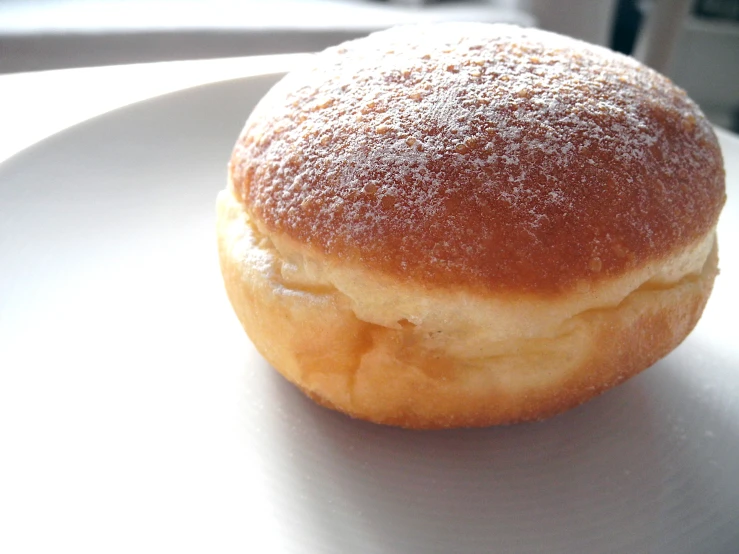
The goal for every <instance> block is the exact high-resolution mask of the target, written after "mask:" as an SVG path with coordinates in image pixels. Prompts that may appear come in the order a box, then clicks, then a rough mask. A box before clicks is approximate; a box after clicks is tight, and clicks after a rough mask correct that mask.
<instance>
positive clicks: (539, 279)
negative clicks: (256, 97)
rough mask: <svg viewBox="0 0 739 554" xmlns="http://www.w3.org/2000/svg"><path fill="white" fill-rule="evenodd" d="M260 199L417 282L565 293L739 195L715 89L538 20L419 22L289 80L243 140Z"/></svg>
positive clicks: (280, 229)
mask: <svg viewBox="0 0 739 554" xmlns="http://www.w3.org/2000/svg"><path fill="white" fill-rule="evenodd" d="M230 171H231V177H232V180H233V183H234V186H235V191H236V192H237V194H238V195H239V197H240V199H241V200H242V201H243V202H244V204H245V206H246V208H247V210H248V212H249V213H250V215H251V217H252V218H254V219H255V220H257V221H259V222H260V223H261V224H263V225H264V226H265V228H266V229H267V230H268V231H269V232H274V233H277V234H280V235H285V236H289V237H291V238H292V239H294V240H295V241H297V242H299V243H302V244H304V245H306V247H308V248H310V249H313V250H315V251H317V252H320V253H321V254H323V255H325V256H326V257H328V258H331V259H334V260H337V261H340V262H342V263H343V262H346V263H349V264H354V265H361V266H362V267H364V268H367V269H368V270H372V271H377V272H381V273H384V274H386V275H389V276H392V277H394V278H396V279H398V280H400V281H403V282H409V283H417V284H423V285H425V286H429V287H452V286H462V287H464V288H466V289H468V290H473V289H474V290H477V291H479V292H481V293H485V292H489V293H496V292H501V291H508V292H519V293H524V292H531V293H536V294H543V295H551V294H555V293H557V292H562V291H568V290H572V289H573V288H575V287H577V286H578V285H579V284H581V283H582V282H587V283H595V282H598V281H600V280H605V279H609V278H613V277H617V276H618V275H620V274H622V273H625V272H628V271H630V270H632V269H634V268H636V267H639V266H641V265H643V264H645V263H647V262H649V261H653V260H655V259H661V258H665V257H669V256H671V255H672V253H674V252H676V251H678V250H680V249H681V248H683V247H685V246H686V245H688V244H690V243H692V242H694V241H695V240H697V239H698V238H700V237H702V236H705V235H706V234H707V233H708V232H709V231H710V229H712V228H713V227H714V226H715V224H716V221H717V218H718V214H719V212H720V209H721V207H722V205H723V202H724V196H725V193H724V175H723V169H722V160H721V154H720V150H719V147H718V143H717V141H716V138H715V136H714V134H713V132H712V130H711V129H710V126H709V125H708V123H707V122H706V120H705V118H704V117H703V115H702V113H701V112H700V110H699V109H698V108H697V106H696V105H695V104H694V103H693V102H691V101H690V100H689V99H688V98H687V97H686V95H685V94H684V92H683V91H682V90H680V89H678V88H677V87H675V86H674V85H673V84H672V83H671V82H670V81H669V80H668V79H666V78H665V77H662V76H660V75H658V74H657V73H655V72H653V71H651V70H649V69H647V68H645V67H643V66H641V65H639V64H638V63H637V62H635V61H634V60H632V59H630V58H627V57H624V56H621V55H618V54H614V53H612V52H609V51H607V50H604V49H601V48H597V47H593V46H589V45H586V44H584V43H581V42H577V41H574V40H571V39H567V38H563V37H559V36H556V35H552V34H550V33H545V32H543V31H538V30H529V29H518V28H515V27H510V26H500V25H495V26H489V25H473V24H456V25H437V26H433V27H418V28H410V29H408V28H406V29H400V30H393V31H388V32H385V33H379V34H377V35H373V36H371V37H369V38H367V39H363V40H360V41H355V42H350V43H347V44H345V45H342V46H341V47H337V48H334V49H330V50H328V51H326V52H324V53H322V54H320V55H318V56H317V57H316V58H315V64H314V67H313V68H309V69H306V70H305V71H300V72H297V73H295V74H293V75H291V76H289V77H288V78H287V79H285V80H284V81H283V82H282V83H281V84H280V85H278V86H277V87H276V88H275V89H274V90H273V91H271V92H270V93H269V94H268V96H267V97H266V98H265V100H264V101H263V102H262V103H261V104H260V106H259V107H258V108H257V109H256V110H255V112H254V113H253V114H252V116H251V117H250V119H249V121H248V122H247V125H246V127H245V129H244V131H243V134H242V136H241V137H240V139H239V141H238V143H237V145H236V148H235V150H234V153H233V157H232V161H231V169H230Z"/></svg>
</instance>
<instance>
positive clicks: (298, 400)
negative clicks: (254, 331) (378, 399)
mask: <svg viewBox="0 0 739 554" xmlns="http://www.w3.org/2000/svg"><path fill="white" fill-rule="evenodd" d="M272 82H274V77H257V78H249V79H242V80H238V81H230V82H223V83H218V84H214V85H209V86H204V87H200V88H196V89H191V90H187V91H182V92H179V93H175V94H172V95H168V96H163V97H160V98H156V99H153V100H150V101H147V102H143V103H140V104H137V105H133V106H129V107H127V108H125V109H121V110H118V111H115V112H112V113H109V114H107V115H104V116H102V117H99V118H96V119H93V120H90V121H88V122H85V123H83V124H81V125H78V126H76V127H73V128H70V129H68V130H67V131H65V132H63V133H61V134H58V135H56V136H54V137H51V138H50V139H48V140H46V141H43V142H41V143H39V144H37V145H35V146H34V147H32V148H30V149H28V150H26V151H24V152H22V153H20V154H19V155H17V156H15V157H14V158H12V159H10V160H8V161H7V162H5V163H4V164H3V165H2V166H0V264H1V265H0V529H1V530H0V551H1V552H61V551H70V552H76V553H80V552H95V553H99V552H106V553H108V552H178V553H179V552H191V551H192V552H219V553H221V552H295V553H301V554H302V553H323V552H337V553H364V552H377V553H393V552H398V553H429V552H455V553H461V552H493V551H494V552H525V553H536V552H541V553H548V554H549V553H559V552H568V553H580V552H588V553H594V552H629V553H635V552H652V553H657V552H659V553H669V554H676V553H691V554H692V553H696V552H702V553H709V552H710V553H729V552H737V551H739V371H738V369H739V341H737V338H739V336H737V332H736V328H735V324H734V317H735V314H736V313H737V312H739V302H738V301H737V293H736V283H737V282H738V281H739V252H738V251H737V246H736V241H737V240H739V228H738V222H739V204H737V200H736V193H737V191H738V190H739V165H738V163H737V160H739V140H737V139H736V138H732V137H730V136H728V135H726V134H722V135H721V136H722V142H723V146H724V153H725V156H726V159H727V168H728V178H729V189H730V200H729V203H728V204H727V206H726V209H725V211H724V214H723V219H722V224H721V231H720V232H721V240H722V245H723V249H722V263H721V266H722V274H721V276H720V278H719V279H718V281H717V284H716V288H715V293H714V296H713V298H712V299H711V301H710V303H709V307H708V309H707V310H706V313H705V315H704V317H703V320H702V321H701V323H700V324H699V326H698V328H697V329H696V330H695V332H694V333H693V334H692V335H691V336H690V337H689V338H688V339H687V340H686V341H685V343H684V344H683V345H682V346H681V347H680V348H678V349H677V350H676V351H675V352H674V353H672V354H671V355H670V356H668V357H667V358H666V359H665V360H663V361H661V362H660V363H658V364H657V365H656V366H655V367H653V368H651V369H650V370H648V371H647V372H645V373H644V374H642V375H641V376H639V377H637V378H635V379H633V380H631V381H630V382H628V383H626V384H625V385H623V386H621V387H620V388H618V389H616V390H613V391H611V392H609V393H607V394H605V395H603V396H602V397H600V398H598V399H596V400H594V401H592V402H590V403H588V404H587V405H585V406H582V407H580V408H578V409H576V410H573V411H571V412H569V413H567V414H564V415H562V416H560V417H557V418H555V419H553V420H550V421H548V422H545V423H540V424H528V425H519V426H513V427H507V428H493V429H486V430H474V431H454V432H408V431H402V430H398V429H391V428H384V427H379V426H375V425H371V424H367V423H362V422H359V421H353V420H350V419H348V418H346V417H344V416H342V415H339V414H335V413H332V412H329V411H327V410H324V409H322V408H319V407H317V406H315V405H314V404H312V403H311V402H310V401H308V400H306V399H305V398H304V397H303V396H302V395H301V394H300V393H299V392H297V391H296V390H295V389H293V387H291V386H290V385H288V384H287V383H285V382H284V381H283V380H282V379H281V378H280V377H279V376H278V375H276V373H275V372H274V371H272V370H271V369H270V368H269V367H268V365H267V364H266V363H265V362H264V361H263V360H262V359H261V358H260V357H259V355H258V354H257V353H256V352H255V350H254V348H253V347H252V346H251V344H250V343H249V341H248V340H247V339H246V338H245V336H244V334H243V332H242V330H241V328H240V326H239V324H238V323H237V321H236V318H235V317H234V315H233V314H232V312H231V309H230V306H229V305H228V302H227V300H226V297H225V294H224V292H223V288H222V284H221V280H220V274H219V270H218V265H217V257H216V250H215V237H214V200H215V196H216V193H217V191H218V190H219V189H221V188H222V187H223V186H224V183H225V173H226V162H227V159H228V157H229V154H230V149H231V146H232V144H233V142H234V140H235V139H236V136H237V134H238V132H239V130H240V128H241V125H242V124H243V121H244V119H245V118H246V116H247V114H248V112H249V110H250V109H251V107H252V106H253V104H254V103H255V101H256V100H257V99H258V98H259V97H260V95H261V94H263V93H264V91H266V90H267V88H268V86H270V84H271V83H272ZM6 132H7V131H6ZM732 193H733V194H732Z"/></svg>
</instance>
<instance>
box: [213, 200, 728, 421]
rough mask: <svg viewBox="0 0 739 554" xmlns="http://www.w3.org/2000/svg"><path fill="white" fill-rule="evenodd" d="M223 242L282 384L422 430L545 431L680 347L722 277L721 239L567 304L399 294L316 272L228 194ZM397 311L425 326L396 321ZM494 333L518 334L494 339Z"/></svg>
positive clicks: (256, 338)
mask: <svg viewBox="0 0 739 554" xmlns="http://www.w3.org/2000/svg"><path fill="white" fill-rule="evenodd" d="M218 240H219V252H220V259H221V268H222V271H223V275H224V281H225V284H226V290H227V292H228V295H229V298H230V300H231V303H232V305H233V307H234V309H235V311H236V314H237V316H238V318H239V320H240V321H241V323H242V325H243V326H244V328H245V330H246V331H247V334H248V335H249V337H250V338H251V339H252V341H253V342H254V344H255V346H256V347H257V349H258V350H259V351H260V352H261V353H262V355H264V357H265V358H266V359H267V360H268V361H269V362H270V363H271V364H272V365H273V366H274V367H275V368H277V369H278V371H280V373H282V375H283V376H285V377H286V378H287V379H288V380H289V381H291V382H293V383H294V384H296V385H297V386H299V387H300V388H301V389H302V390H303V391H304V392H305V393H306V394H307V395H308V396H310V397H311V398H313V399H314V400H316V401H317V402H319V403H321V404H324V405H326V406H328V407H331V408H333V409H336V410H339V411H342V412H344V413H346V414H349V415H351V416H353V417H357V418H361V419H365V420H369V421H374V422H377V423H385V424H391V425H397V426H402V427H409V428H418V429H420V428H426V429H431V428H449V427H460V426H464V427H473V426H486V425H493V424H505V423H515V422H521V421H530V420H538V419H543V418H546V417H549V416H552V415H555V414H557V413H560V412H562V411H565V410H567V409H569V408H572V407H574V406H576V405H578V404H581V403H582V402H585V401H587V400H588V399H590V398H592V397H593V396H596V395H598V394H600V393H601V392H603V391H604V390H606V389H608V388H610V387H612V386H614V385H616V384H618V383H620V382H622V381H624V380H625V379H628V378H629V377H631V376H633V375H635V374H636V373H638V372H640V371H641V370H643V369H644V368H646V367H648V366H650V365H651V364H652V363H654V362H655V361H657V360H658V359H660V358H661V357H662V356H664V355H665V354H667V353H668V352H670V351H671V350H672V349H673V348H674V347H675V346H677V345H678V344H679V343H680V342H681V341H682V340H683V339H684V338H685V336H687V334H688V333H689V332H690V331H691V330H692V328H693V327H694V325H695V324H696V322H697V321H698V319H699V318H700V314H701V313H702V310H703V307H704V305H705V302H706V300H707V299H708V296H709V295H710V291H711V288H712V285H713V281H714V278H715V275H716V273H717V267H716V266H717V255H716V247H715V239H714V235H713V233H712V234H710V236H709V238H708V240H703V241H700V242H699V243H698V244H696V245H694V248H692V249H691V251H690V252H689V254H688V255H682V256H681V255H678V256H676V257H675V258H674V259H673V260H664V262H665V263H664V264H652V266H651V267H648V268H642V269H641V270H640V271H638V272H636V274H634V275H624V276H623V277H622V278H621V279H619V280H618V281H617V282H611V283H607V284H603V285H601V287H600V288H593V289H591V290H589V291H587V293H584V292H582V293H579V292H573V293H572V294H570V295H569V296H568V297H565V298H556V299H552V298H539V299H535V298H530V299H528V300H527V301H525V302H521V301H520V298H518V297H515V296H514V297H510V296H508V297H507V296H505V295H504V296H500V297H498V298H492V299H491V298H483V297H475V295H474V294H472V295H469V294H467V295H460V294H456V293H450V291H448V290H444V289H439V290H433V289H432V290H429V289H428V288H426V287H422V286H417V287H410V288H409V287H402V288H401V289H399V290H396V291H392V292H390V293H389V294H388V289H387V288H386V287H385V286H384V285H385V284H386V283H383V282H382V279H379V283H378V279H377V276H375V275H372V274H371V273H368V272H366V270H362V269H361V268H355V269H354V270H352V271H350V272H349V273H351V274H352V276H351V277H347V275H346V273H347V272H346V270H345V269H344V268H340V269H338V270H337V271H336V272H331V271H328V272H322V275H321V276H320V277H316V276H315V275H313V276H311V274H312V273H314V272H313V271H311V270H310V269H309V266H311V265H314V266H321V265H323V264H324V262H325V261H326V260H322V259H320V257H319V258H316V257H313V256H307V257H306V256H305V255H304V254H296V253H294V252H289V253H288V255H287V256H284V255H283V253H282V252H280V251H279V250H278V249H277V248H276V247H275V245H274V242H273V241H272V240H271V239H268V238H266V237H264V236H263V235H261V233H260V232H259V231H258V229H257V228H256V226H255V225H254V224H253V223H252V222H251V221H250V219H249V216H248V215H247V213H246V212H245V210H244V209H243V206H242V205H241V204H240V203H239V202H238V200H237V199H236V198H235V197H234V195H233V194H232V193H231V192H230V191H224V192H222V193H221V195H220V196H219V201H218ZM319 256H320V255H319ZM296 262H297V264H299V265H301V266H304V267H303V270H302V271H300V270H299V268H298V267H297V266H296ZM661 266H665V267H668V268H669V270H668V271H667V272H663V271H660V267H661ZM362 271H364V274H362ZM296 273H300V274H301V275H300V277H295V274H296ZM359 276H361V278H359ZM333 277H338V278H337V279H335V281H338V286H339V287H341V286H342V284H344V283H346V282H347V281H353V282H355V283H356V284H357V288H354V289H353V290H352V291H351V292H352V293H353V294H355V295H357V297H358V298H359V299H363V301H362V302H360V304H363V305H359V306H358V304H357V301H356V298H355V299H353V298H351V297H350V296H347V295H346V294H345V293H344V292H342V291H341V290H340V289H339V288H338V287H337V283H336V282H332V281H333V280H334V279H332V278H333ZM630 287H635V288H630ZM378 291H384V294H383V298H379V299H378V298H377V295H378ZM614 291H616V292H614ZM584 299H585V300H584ZM394 300H397V301H400V300H402V303H403V304H404V307H403V310H405V311H407V313H408V314H411V313H415V314H421V313H425V317H424V318H422V319H418V318H417V319H416V321H417V323H412V322H411V321H410V320H409V319H407V318H405V319H400V320H397V321H392V319H393V318H395V317H397V316H398V315H399V312H398V311H397V302H395V301H394ZM357 307H359V308H360V309H359V310H357ZM357 311H360V313H361V314H362V317H359V316H358V315H357ZM522 312H523V313H522ZM451 313H456V314H457V317H456V318H455V319H453V320H452V321H450V318H449V317H448V314H451ZM401 315H402V314H401ZM506 316H508V317H509V318H511V319H506ZM377 321H384V322H386V324H385V325H383V324H378V323H377ZM526 321H529V322H533V324H532V325H526V324H525V322H526ZM542 321H545V322H547V323H546V324H545V325H541V322H542ZM444 323H446V325H444ZM491 323H492V324H494V325H493V326H497V327H498V328H499V329H506V328H508V327H511V328H513V329H514V330H515V331H514V333H519V335H518V336H517V337H514V336H508V337H501V336H495V334H491V333H489V332H488V330H489V328H490V327H491ZM508 323H510V325H508ZM526 331H528V332H529V335H528V336H526V335H525V332H526Z"/></svg>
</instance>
